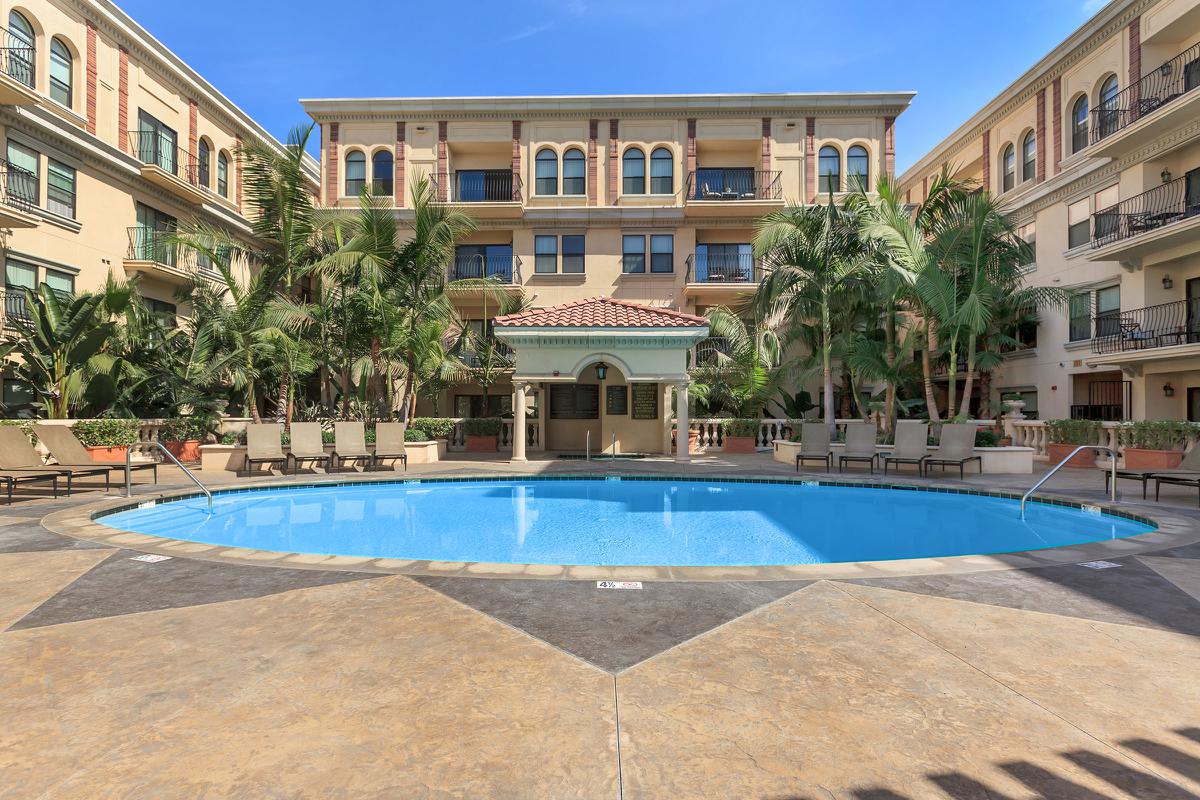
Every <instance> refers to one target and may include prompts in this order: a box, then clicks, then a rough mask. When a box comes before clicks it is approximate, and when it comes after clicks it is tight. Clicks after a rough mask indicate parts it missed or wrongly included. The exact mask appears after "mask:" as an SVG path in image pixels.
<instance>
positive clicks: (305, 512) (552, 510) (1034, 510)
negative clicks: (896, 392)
mask: <svg viewBox="0 0 1200 800" xmlns="http://www.w3.org/2000/svg"><path fill="white" fill-rule="evenodd" d="M206 505H207V504H206V502H205V499H204V498H203V497H202V496H198V497H189V498H185V499H182V500H177V501H172V502H160V503H157V504H154V505H149V504H145V507H139V508H132V509H127V510H124V511H120V512H117V513H113V514H109V515H105V516H100V517H97V518H96V522H98V523H100V524H102V525H107V526H110V527H114V528H119V529H122V530H126V531H134V532H136V533H145V534H151V535H155V536H162V537H168V538H174V539H185V540H190V541H196V542H203V543H207V544H213V545H226V546H231V547H241V548H248V549H253V550H272V551H280V552H290V553H312V554H322V555H346V556H367V557H372V558H395V559H411V560H430V561H468V562H479V561H481V562H493V563H515V564H578V565H597V566H619V565H623V566H642V565H671V566H747V565H771V564H822V563H835V562H849V561H881V560H891V559H904V558H924V557H933V556H957V555H968V554H988V553H1007V552H1014V551H1020V550H1036V549H1041V548H1047V547H1060V546H1063V545H1073V544H1082V543H1086V542H1095V541H1101V540H1106V539H1118V538H1124V537H1127V536H1134V535H1137V534H1140V533H1146V532H1149V531H1152V530H1154V527H1153V526H1151V525H1148V524H1145V523H1144V522H1140V521H1136V520H1133V519H1126V518H1124V517H1118V516H1113V515H1109V514H1101V513H1094V512H1089V511H1087V510H1082V509H1079V508H1072V507H1065V506H1057V505H1049V504H1045V503H1032V504H1030V505H1029V506H1028V509H1027V514H1026V519H1025V521H1024V522H1023V521H1022V520H1021V519H1020V514H1019V512H1018V503H1017V501H1015V500H1011V499H1007V498H1000V497H992V496H984V495H978V494H974V495H971V494H965V493H962V494H958V493H946V492H933V491H921V490H918V491H905V490H901V489H895V488H885V487H873V486H867V485H858V486H835V485H822V484H818V483H816V482H814V481H804V482H765V481H764V482H754V481H741V480H739V481H727V480H695V479H681V478H664V479H657V478H656V479H646V478H641V477H639V478H636V479H630V478H625V479H619V478H612V477H610V478H607V479H606V478H586V479H578V478H548V479H513V480H509V479H505V480H494V479H489V480H436V479H435V480H422V481H391V482H372V483H356V484H340V485H325V486H321V485H315V486H295V487H274V488H263V489H254V490H248V491H247V490H239V491H233V492H217V493H215V494H214V499H213V514H212V515H211V516H210V515H209V514H208V513H207V509H206Z"/></svg>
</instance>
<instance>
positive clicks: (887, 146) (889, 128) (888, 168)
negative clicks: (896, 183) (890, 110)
mask: <svg viewBox="0 0 1200 800" xmlns="http://www.w3.org/2000/svg"><path fill="white" fill-rule="evenodd" d="M883 172H884V174H885V175H887V176H888V177H889V178H890V177H894V176H895V174H896V118H895V117H884V118H883ZM866 188H867V189H868V190H869V189H870V187H866Z"/></svg>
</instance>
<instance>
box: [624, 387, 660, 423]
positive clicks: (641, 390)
mask: <svg viewBox="0 0 1200 800" xmlns="http://www.w3.org/2000/svg"><path fill="white" fill-rule="evenodd" d="M629 389H630V391H632V392H633V418H634V419H658V404H659V399H658V398H659V392H658V384H657V383H631V384H630V385H629Z"/></svg>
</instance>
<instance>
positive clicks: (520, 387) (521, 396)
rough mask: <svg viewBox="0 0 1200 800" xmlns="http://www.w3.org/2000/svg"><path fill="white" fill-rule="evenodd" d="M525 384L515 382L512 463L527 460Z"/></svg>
mask: <svg viewBox="0 0 1200 800" xmlns="http://www.w3.org/2000/svg"><path fill="white" fill-rule="evenodd" d="M526 437H527V434H526V432H525V383H523V382H521V381H513V441H512V448H513V449H512V458H511V459H510V460H511V461H524V460H525V439H526Z"/></svg>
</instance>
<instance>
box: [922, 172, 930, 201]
mask: <svg viewBox="0 0 1200 800" xmlns="http://www.w3.org/2000/svg"><path fill="white" fill-rule="evenodd" d="M928 199H929V176H928V175H926V176H925V177H924V178H921V202H922V203H924V202H925V201H926V200H928Z"/></svg>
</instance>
